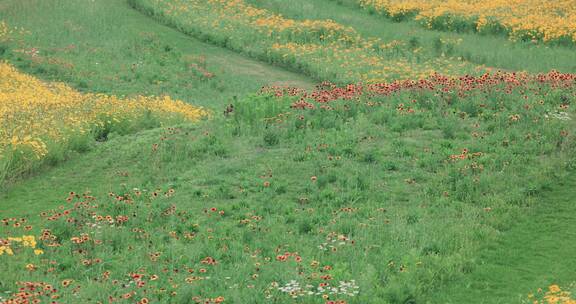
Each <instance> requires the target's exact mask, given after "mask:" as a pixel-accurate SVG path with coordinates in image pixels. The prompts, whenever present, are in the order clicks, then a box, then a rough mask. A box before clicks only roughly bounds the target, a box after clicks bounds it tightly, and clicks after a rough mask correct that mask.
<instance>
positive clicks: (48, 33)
mask: <svg viewBox="0 0 576 304" xmlns="http://www.w3.org/2000/svg"><path fill="white" fill-rule="evenodd" d="M174 3H176V4H178V9H177V10H174V9H171V5H173V4H174ZM223 3H224V2H222V1H197V0H195V1H188V2H182V1H178V0H161V1H153V0H134V1H119V0H118V1H113V0H101V1H88V0H86V1H84V0H82V1H80V0H78V1H71V0H55V1H50V2H46V1H39V0H26V1H13V0H3V1H0V21H4V22H6V24H7V25H8V26H9V27H10V29H11V32H12V33H11V34H10V35H9V37H10V38H9V39H7V40H2V39H0V54H1V55H0V56H1V58H2V60H6V62H7V64H10V65H12V66H14V67H16V68H18V69H19V70H20V71H21V72H24V73H28V74H30V75H33V76H34V77H36V78H38V79H41V80H42V81H44V83H46V86H47V87H51V86H53V85H54V84H52V82H56V81H58V82H65V83H67V84H68V85H70V87H71V88H70V90H74V92H78V93H77V94H90V93H99V94H107V95H117V96H119V98H120V99H127V100H130V99H131V98H139V97H137V96H140V95H146V96H159V97H160V98H163V97H162V96H163V95H167V96H170V97H171V98H173V99H174V100H182V101H183V102H186V103H189V104H191V105H192V106H193V107H196V108H199V107H200V106H202V107H204V109H205V110H206V112H207V113H209V114H208V115H207V117H206V119H202V120H198V121H196V122H193V123H190V122H185V121H184V120H179V121H174V120H172V121H171V122H168V124H167V123H166V122H161V121H160V120H158V121H156V120H154V123H151V124H141V125H138V126H139V127H138V128H130V132H128V131H127V130H122V128H123V126H124V125H123V124H118V125H115V126H116V127H114V128H104V129H105V132H104V133H103V131H102V128H101V127H95V128H92V129H89V130H90V131H89V132H88V133H87V134H86V136H85V137H83V138H84V139H85V141H83V144H82V145H81V148H79V147H80V146H74V145H70V146H69V147H68V146H67V148H66V149H65V151H60V152H58V151H57V152H54V153H58V154H57V156H54V157H51V159H49V160H45V159H43V160H33V161H34V162H36V163H35V165H34V166H32V167H26V168H27V169H26V170H21V171H19V173H18V174H16V175H14V176H8V177H7V178H6V181H5V182H4V183H3V185H2V188H0V218H3V219H4V221H3V223H5V224H6V225H5V226H1V227H0V240H4V239H8V238H12V241H11V245H6V244H1V243H0V267H1V269H2V271H3V272H5V273H9V274H10V275H8V276H2V277H0V292H2V293H0V302H2V301H7V299H9V298H11V297H15V296H14V294H15V293H16V292H17V289H18V287H22V288H24V289H23V290H24V291H28V292H30V293H29V294H28V296H27V297H28V298H29V299H41V300H43V302H45V301H50V300H54V301H57V302H58V303H70V302H71V301H78V300H80V301H82V302H90V303H92V302H105V301H111V299H112V301H114V302H121V303H156V302H160V303H525V302H526V303H527V302H528V301H529V302H530V303H532V302H534V301H540V300H541V303H551V302H550V301H551V300H554V299H559V301H560V300H562V297H565V298H566V299H564V300H566V301H568V299H569V298H570V296H569V295H566V294H563V292H564V291H566V290H568V291H569V290H570V289H571V288H572V289H573V288H574V287H573V285H571V283H572V282H574V280H575V277H574V270H575V269H576V268H575V267H576V260H575V258H574V256H573V251H574V248H573V244H576V243H575V242H574V241H576V239H575V237H576V228H575V227H574V225H572V223H573V222H574V220H575V216H576V210H575V205H574V194H575V193H574V190H573V189H574V185H575V178H574V168H575V166H576V163H575V158H574V156H575V154H574V153H575V151H576V150H575V148H576V146H575V145H576V142H575V141H574V134H575V132H576V128H575V125H574V121H573V117H574V100H576V94H575V92H576V91H575V90H574V88H575V83H574V79H575V78H574V76H573V75H572V74H560V73H556V72H552V73H550V74H542V75H541V76H540V78H538V77H535V76H534V75H533V74H532V73H548V72H549V71H551V70H558V71H560V72H562V73H574V72H575V70H576V64H575V62H576V55H575V54H576V53H575V52H574V49H573V47H572V46H570V45H568V46H565V45H558V44H546V43H543V42H538V43H534V42H522V41H509V40H508V39H507V38H506V37H505V36H503V35H502V36H494V35H479V34H478V33H458V32H444V31H432V30H427V29H425V28H423V27H422V26H421V24H419V23H418V22H416V21H412V20H409V18H408V19H403V20H402V22H398V21H394V20H391V19H387V18H384V17H382V16H380V15H377V14H370V13H369V12H368V11H366V10H362V9H360V8H359V7H358V6H357V5H356V3H355V2H354V1H329V0H317V1H304V0H294V1H276V0H246V1H233V3H232V4H229V6H225V5H224V4H223ZM187 5H192V6H191V7H193V5H203V6H204V8H205V7H210V5H214V6H213V9H212V10H210V9H208V10H206V12H207V13H206V15H202V14H198V13H196V12H195V11H193V10H190V7H188V8H186V9H184V8H183V7H185V6H187ZM223 5H224V6H223ZM230 6H231V7H232V8H233V9H232V10H229V7H230ZM222 7H226V8H225V9H223V8H222ZM222 12H226V13H227V14H228V15H227V16H228V19H229V20H228V19H226V18H222V19H214V16H219V14H222ZM212 13H213V14H214V15H210V14H212ZM279 14H281V17H280V15H279ZM220 16H222V15H220ZM255 16H256V17H255ZM210 18H212V19H210ZM259 18H260V19H259ZM328 19H330V21H327V20H328ZM214 20H219V21H221V23H218V24H214V25H211V26H207V24H211V23H210V22H212V21H214ZM307 20H315V21H314V22H310V21H307ZM203 22H208V23H203ZM236 25H237V26H238V27H234V26H236ZM231 26H232V27H231ZM300 26H304V28H306V29H310V32H308V33H302V32H301V31H300V30H299V27H300ZM239 29H240V30H239ZM0 32H1V31H0ZM324 35H325V36H324ZM332 35H333V36H332ZM334 37H336V38H334ZM330 39H334V41H331V40H330ZM277 45H288V46H290V48H289V49H282V48H279V47H278V46H277ZM311 46H313V47H312V51H309V50H310V49H311ZM282 52H286V53H282ZM334 54H336V55H334ZM284 55H286V56H284ZM397 61H398V62H401V65H398V66H396V65H395V64H396V63H395V62H397ZM372 62H376V63H377V64H374V65H373V64H371V63H372ZM439 63H450V64H452V63H454V65H453V66H451V67H449V68H446V67H443V66H441V64H440V65H438V66H436V65H437V64H439ZM387 64H389V65H390V66H391V67H392V68H391V70H386V72H382V71H381V70H379V69H380V68H381V67H385V66H387ZM434 69H437V70H439V71H444V72H446V73H448V74H450V75H451V76H462V75H463V74H472V75H477V76H478V77H479V78H475V77H474V78H473V77H471V76H470V77H469V76H466V77H463V78H461V79H459V80H450V78H443V77H438V76H437V77H432V78H429V79H428V82H420V83H418V82H414V83H412V82H397V83H394V84H391V82H392V81H394V80H397V79H399V78H419V77H420V76H419V75H422V77H424V76H423V75H424V74H422V73H427V71H431V70H434ZM497 70H502V71H505V72H504V73H500V74H492V77H493V78H490V77H488V76H485V77H487V78H482V77H481V76H480V75H482V74H483V73H484V72H486V71H491V72H492V73H496V71H497ZM390 71H392V72H390ZM515 71H518V72H520V71H526V72H528V74H524V73H517V74H510V73H508V72H515ZM363 75H367V76H363ZM410 75H412V76H411V77H408V76H410ZM494 75H496V76H494ZM497 75H500V76H497ZM386 77H387V79H384V78H386ZM371 80H374V81H375V80H381V81H383V80H386V81H390V82H389V83H388V84H386V85H383V84H376V85H372V86H371V85H368V84H367V83H364V84H356V83H357V82H358V83H360V82H362V81H368V82H370V81H371ZM322 81H333V82H335V83H336V85H332V84H328V83H323V84H322V85H320V86H317V87H316V88H315V85H317V84H319V83H321V82H322ZM375 82H379V81H375ZM6 83H8V82H6ZM349 83H354V84H353V85H347V84H349ZM263 86H273V88H272V89H269V90H265V91H264V92H259V91H260V89H261V88H262V87H263ZM287 86H290V87H298V89H287V88H286V87H287ZM428 86H430V87H428ZM445 88H446V89H445ZM444 89H445V90H444ZM0 93H1V92H0ZM73 94H76V93H73ZM30 96H31V97H30V98H38V99H39V100H41V97H40V96H34V95H33V94H30ZM74 96H82V95H74ZM150 98H153V97H150ZM230 105H232V106H233V107H231V106H230ZM163 109H164V110H165V111H172V110H169V109H168V110H167V109H166V106H165V107H164V108H163ZM223 112H224V113H225V114H224V115H223V114H222V113H223ZM5 113H8V114H10V113H12V114H10V115H13V116H10V117H9V116H8V114H6V115H7V116H5V117H8V118H3V119H4V120H3V122H4V123H14V124H18V123H20V124H23V123H26V122H25V121H23V120H22V119H21V120H20V121H19V120H18V117H20V116H18V115H17V114H13V113H15V112H10V111H9V109H7V110H6V112H5ZM11 117H16V118H11ZM55 120H57V119H56V118H55ZM102 123H103V124H104V125H106V120H105V119H103V120H102ZM111 124H112V123H111ZM145 129H147V130H145ZM103 134H104V136H103ZM6 136H7V137H6V138H7V139H10V138H12V137H11V136H8V135H6ZM42 140H47V139H46V138H42ZM8 141H10V140H8ZM7 147H8V148H7V149H10V147H11V146H9V144H8V146H7ZM50 149H52V148H50ZM7 151H8V150H7ZM14 151H16V150H14ZM17 152H18V151H17ZM15 153H16V152H15ZM18 153H19V152H18ZM22 153H25V151H24V152H22ZM26 153H27V152H26ZM15 155H16V154H15ZM22 155H25V156H22V157H21V161H22V162H23V163H25V162H27V161H29V160H30V159H32V158H27V156H26V154H22ZM1 159H2V158H0V160H1ZM60 206H61V207H60ZM107 216H108V217H107ZM21 218H22V219H25V221H24V222H22V224H18V225H16V224H15V223H16V222H20V221H21V220H20V219H21ZM28 225H30V227H27V226H28ZM47 231H48V232H47ZM25 235H34V236H35V237H36V239H35V241H34V242H30V241H27V240H24V239H22V236H25ZM18 237H20V240H17V239H15V238H18ZM36 241H37V242H36ZM32 245H33V246H32ZM2 246H4V247H2ZM6 246H8V247H6ZM7 248H9V249H10V251H13V252H12V253H13V255H10V254H8V251H7V250H8V249H7ZM35 250H36V251H35ZM37 250H40V251H41V253H39V252H40V251H37ZM2 253H3V254H2ZM19 282H20V283H19ZM22 282H28V283H22ZM46 284H49V285H51V286H57V291H52V289H51V288H47V287H46ZM556 284H558V285H559V286H561V288H562V290H558V289H557V286H556ZM308 285H310V286H308ZM549 286H550V289H549V290H548V288H549ZM330 287H332V288H335V289H333V290H330V289H329V288H330ZM539 288H542V289H544V290H543V291H539ZM40 289H42V290H44V291H43V292H42V294H37V295H33V293H32V291H33V290H40ZM547 290H548V293H546V292H547ZM308 291H310V292H312V293H311V294H309V293H308ZM529 294H534V295H533V297H532V298H530V299H529V298H528V295H529ZM545 296H548V297H547V298H546V299H544V297H545ZM538 299H540V300H538ZM7 303H21V302H7ZM559 303H562V302H559ZM566 303H570V302H566Z"/></svg>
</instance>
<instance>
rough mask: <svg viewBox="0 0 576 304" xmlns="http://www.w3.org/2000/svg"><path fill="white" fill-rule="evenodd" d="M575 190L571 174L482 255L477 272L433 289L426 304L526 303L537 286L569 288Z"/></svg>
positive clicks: (574, 266)
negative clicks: (554, 285)
mask: <svg viewBox="0 0 576 304" xmlns="http://www.w3.org/2000/svg"><path fill="white" fill-rule="evenodd" d="M575 189H576V175H575V174H574V172H572V173H570V175H568V176H566V177H565V178H562V179H561V181H560V182H558V183H557V184H556V185H554V186H553V187H552V188H551V189H550V190H549V191H548V192H546V193H545V194H544V195H543V196H542V198H541V199H540V200H539V201H538V204H536V205H535V207H534V208H533V209H531V210H528V212H527V213H526V214H525V216H524V217H523V218H521V219H520V220H519V221H518V222H517V223H515V224H514V225H513V226H512V228H511V229H510V230H508V231H506V232H505V233H504V234H503V235H502V236H501V237H500V238H499V239H498V241H497V242H495V243H493V244H490V245H488V246H487V248H485V249H483V250H482V251H481V252H480V255H479V257H478V261H477V263H478V264H479V266H478V269H477V270H476V271H474V272H473V273H471V274H470V275H468V276H466V277H465V278H464V279H462V280H461V281H458V282H453V283H452V284H450V285H448V286H449V287H447V288H441V289H440V290H438V291H436V293H435V295H433V296H432V297H431V299H430V300H428V301H427V303H431V304H432V303H446V304H456V303H478V304H507V303H524V302H523V301H526V302H527V301H528V299H527V295H528V294H531V293H535V292H536V290H538V289H539V288H543V287H545V286H550V285H552V284H559V285H560V286H569V284H570V283H572V282H574V279H575V276H574V274H575V272H576V256H575V255H574V252H576V226H575V225H574V223H575V222H576V191H575Z"/></svg>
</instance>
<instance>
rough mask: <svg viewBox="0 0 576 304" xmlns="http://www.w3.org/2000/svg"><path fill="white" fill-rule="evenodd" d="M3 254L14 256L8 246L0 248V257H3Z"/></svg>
mask: <svg viewBox="0 0 576 304" xmlns="http://www.w3.org/2000/svg"><path fill="white" fill-rule="evenodd" d="M4 253H6V254H7V255H14V252H13V251H12V248H10V246H0V255H3V254H4Z"/></svg>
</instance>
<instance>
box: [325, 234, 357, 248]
mask: <svg viewBox="0 0 576 304" xmlns="http://www.w3.org/2000/svg"><path fill="white" fill-rule="evenodd" d="M349 243H350V244H351V243H352V240H350V239H349V238H348V237H347V236H345V235H342V234H340V235H333V234H332V235H328V237H327V238H326V242H325V243H322V244H320V245H318V249H320V250H322V251H328V250H334V249H336V248H337V247H339V246H344V245H346V244H349Z"/></svg>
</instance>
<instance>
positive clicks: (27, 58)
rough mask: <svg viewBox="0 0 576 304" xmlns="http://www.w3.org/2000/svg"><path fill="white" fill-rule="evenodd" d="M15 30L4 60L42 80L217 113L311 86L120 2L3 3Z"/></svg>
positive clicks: (4, 15) (308, 81)
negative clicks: (269, 91) (256, 97)
mask: <svg viewBox="0 0 576 304" xmlns="http://www.w3.org/2000/svg"><path fill="white" fill-rule="evenodd" d="M0 6H1V9H0V19H2V20H4V21H5V22H6V23H7V24H8V25H9V26H10V27H18V29H17V30H15V31H14V34H13V40H14V41H12V42H11V43H9V44H8V45H7V46H6V47H7V48H8V49H9V50H8V51H4V52H0V53H4V56H3V58H5V59H8V60H10V62H11V63H13V64H15V65H16V66H17V67H19V68H21V69H22V70H23V71H27V72H31V73H34V74H35V75H37V76H40V77H42V78H44V79H46V80H58V81H66V82H68V83H70V84H71V85H72V86H74V87H75V88H77V89H80V90H88V91H91V92H102V93H106V94H115V95H134V94H138V95H163V94H170V96H172V97H173V98H177V99H182V100H184V101H187V102H190V103H194V104H196V105H202V106H213V107H219V106H221V105H223V104H226V103H229V102H230V101H231V100H232V99H233V97H234V96H238V97H240V96H243V95H245V94H249V93H253V92H255V91H257V90H258V89H260V87H262V86H263V85H267V84H271V83H272V84H274V83H275V84H287V85H295V86H301V87H312V86H313V83H314V82H313V81H312V80H311V79H310V78H307V77H305V76H301V75H298V74H296V73H291V72H289V71H286V70H284V69H280V68H276V67H273V66H270V65H268V64H265V63H262V62H259V61H254V60H250V59H248V58H246V57H243V56H239V55H237V54H236V53H234V52H231V51H228V50H226V49H223V48H220V47H217V46H213V45H210V44H206V43H203V42H201V41H199V40H196V39H194V38H192V37H189V36H186V35H184V34H182V33H179V32H177V31H175V30H172V29H170V28H167V27H165V26H163V25H160V24H158V23H155V22H152V21H151V20H150V19H149V18H147V17H145V16H143V15H142V14H140V13H139V12H137V11H135V10H133V9H131V8H130V6H128V4H127V3H126V2H125V1H115V0H104V1H69V0H56V1H50V2H46V1H40V0H27V1H12V0H8V1H2V2H1V3H0Z"/></svg>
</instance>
